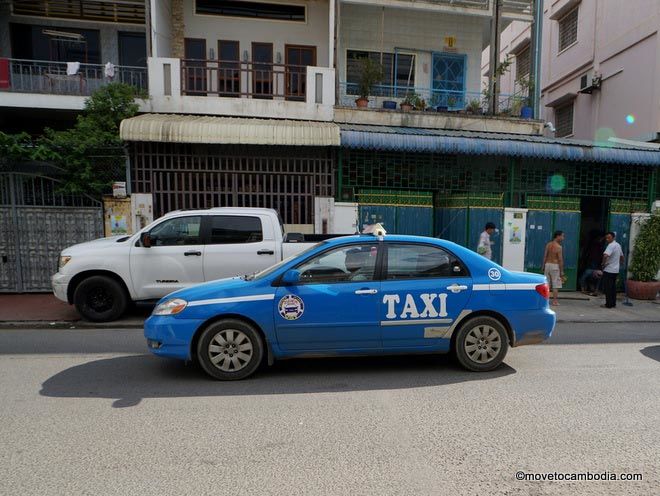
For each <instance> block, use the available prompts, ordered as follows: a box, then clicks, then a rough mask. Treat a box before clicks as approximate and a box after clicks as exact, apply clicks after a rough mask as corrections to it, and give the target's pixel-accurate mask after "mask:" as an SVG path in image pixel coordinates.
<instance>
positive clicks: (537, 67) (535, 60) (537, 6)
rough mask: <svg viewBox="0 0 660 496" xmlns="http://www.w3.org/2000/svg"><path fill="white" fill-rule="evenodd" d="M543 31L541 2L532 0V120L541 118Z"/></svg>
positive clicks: (541, 0) (540, 0)
mask: <svg viewBox="0 0 660 496" xmlns="http://www.w3.org/2000/svg"><path fill="white" fill-rule="evenodd" d="M542 31H543V0H534V20H533V21H532V36H531V38H532V47H531V52H530V53H531V55H532V67H530V73H531V74H532V78H533V79H532V80H533V81H534V93H533V95H530V96H532V98H533V100H532V104H533V107H534V118H535V119H540V118H541V55H542V50H541V42H542Z"/></svg>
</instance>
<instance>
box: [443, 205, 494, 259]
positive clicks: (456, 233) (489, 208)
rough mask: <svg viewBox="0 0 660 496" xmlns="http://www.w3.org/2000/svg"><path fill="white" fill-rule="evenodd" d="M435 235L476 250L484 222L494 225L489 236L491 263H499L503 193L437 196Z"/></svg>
mask: <svg viewBox="0 0 660 496" xmlns="http://www.w3.org/2000/svg"><path fill="white" fill-rule="evenodd" d="M435 205H436V209H435V234H436V236H437V237H439V238H443V239H447V240H449V241H453V242H454V243H458V244H459V245H462V246H465V247H466V248H469V249H471V250H474V251H476V250H477V245H478V244H479V235H480V234H481V233H482V232H483V230H484V227H485V226H486V223H488V222H492V223H493V224H495V228H496V231H495V233H494V234H493V235H492V236H491V241H492V242H493V243H494V244H493V246H492V250H493V261H494V262H496V263H502V229H503V222H504V208H503V205H504V194H503V193H494V194H489V193H476V194H463V195H438V196H437V197H436V201H435Z"/></svg>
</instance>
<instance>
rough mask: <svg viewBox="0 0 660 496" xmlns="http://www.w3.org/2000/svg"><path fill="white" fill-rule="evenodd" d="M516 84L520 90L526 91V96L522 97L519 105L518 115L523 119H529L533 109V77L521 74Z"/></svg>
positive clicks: (532, 114)
mask: <svg viewBox="0 0 660 496" xmlns="http://www.w3.org/2000/svg"><path fill="white" fill-rule="evenodd" d="M518 86H520V89H521V91H523V92H526V93H527V96H526V97H525V98H524V99H523V102H522V106H521V107H520V117H522V118H523V119H531V118H532V117H533V116H534V109H533V106H532V101H533V99H534V79H532V78H531V77H530V76H523V77H521V78H519V79H518Z"/></svg>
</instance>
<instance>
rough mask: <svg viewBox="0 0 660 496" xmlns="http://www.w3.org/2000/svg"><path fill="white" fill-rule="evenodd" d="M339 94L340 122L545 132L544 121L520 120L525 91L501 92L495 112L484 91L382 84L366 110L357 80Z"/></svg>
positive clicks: (341, 87)
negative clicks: (358, 102)
mask: <svg viewBox="0 0 660 496" xmlns="http://www.w3.org/2000/svg"><path fill="white" fill-rule="evenodd" d="M339 92H340V93H339V98H338V104H337V106H336V108H335V120H336V121H337V122H341V123H349V124H368V125H388V126H400V127H420V128H430V129H463V130H471V131H489V132H503V133H514V134H540V133H541V132H542V127H541V123H540V122H539V121H534V120H530V119H529V118H527V119H525V118H521V114H522V113H523V112H524V111H523V107H526V106H527V101H528V98H527V94H526V93H525V92H524V91H519V92H517V93H516V94H511V95H508V94H500V95H499V96H498V109H499V110H498V112H497V114H495V115H493V114H490V113H489V112H488V109H489V106H490V105H489V104H490V97H489V95H488V94H486V93H484V92H482V93H478V92H471V91H451V90H434V89H431V88H428V87H426V88H425V87H417V86H390V85H377V86H375V87H374V88H373V90H372V93H371V95H370V96H369V103H368V106H367V108H357V105H356V102H355V100H356V98H357V97H358V91H357V85H356V84H354V83H346V82H341V83H340V84H339ZM406 97H408V98H406ZM406 100H408V101H411V100H412V101H414V102H415V103H416V105H415V107H413V108H412V109H405V110H404V109H402V107H401V104H402V103H404V102H405V101H406Z"/></svg>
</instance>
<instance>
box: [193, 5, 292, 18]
mask: <svg viewBox="0 0 660 496" xmlns="http://www.w3.org/2000/svg"><path fill="white" fill-rule="evenodd" d="M195 11H196V13H197V14H211V15H221V16H229V17H247V18H252V19H273V20H276V21H296V22H305V6H304V5H286V4H282V3H265V2H244V1H241V0H197V1H196V9H195Z"/></svg>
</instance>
